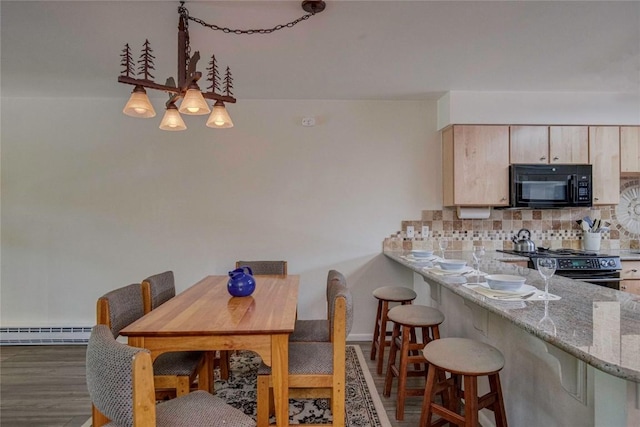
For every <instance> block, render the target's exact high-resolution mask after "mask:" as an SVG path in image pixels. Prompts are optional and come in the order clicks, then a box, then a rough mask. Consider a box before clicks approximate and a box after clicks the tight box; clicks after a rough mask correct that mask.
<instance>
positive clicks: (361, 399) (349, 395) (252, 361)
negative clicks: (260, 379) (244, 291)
mask: <svg viewBox="0 0 640 427" xmlns="http://www.w3.org/2000/svg"><path fill="white" fill-rule="evenodd" d="M346 353H347V360H346V371H347V383H346V384H347V386H346V390H345V395H346V399H347V401H346V423H345V426H346V427H389V426H391V423H390V422H389V418H387V414H386V412H385V410H384V407H383V405H382V402H381V400H380V396H379V395H378V392H377V391H376V388H375V384H374V383H373V378H372V377H371V374H370V373H369V369H368V368H367V363H366V361H365V360H364V357H363V355H362V351H361V350H360V347H358V346H353V345H348V346H347V347H346ZM230 363H231V375H230V378H229V381H222V380H219V379H216V382H215V389H216V396H218V397H220V398H222V399H224V400H226V401H227V402H228V403H229V404H231V405H232V406H234V407H236V408H238V409H240V410H242V411H243V412H245V413H246V414H248V415H250V416H252V417H253V418H255V416H256V400H257V399H256V373H257V370H258V366H259V365H260V357H259V356H257V355H256V354H255V353H252V352H248V351H242V352H238V353H237V354H236V355H233V356H231V362H230ZM289 414H290V419H289V423H290V424H303V425H304V424H330V423H331V422H332V418H331V411H330V408H329V404H328V401H327V400H326V399H305V400H294V399H290V400H289ZM271 421H272V422H275V419H271Z"/></svg>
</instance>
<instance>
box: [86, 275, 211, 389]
mask: <svg viewBox="0 0 640 427" xmlns="http://www.w3.org/2000/svg"><path fill="white" fill-rule="evenodd" d="M172 276H173V274H172ZM142 294H143V292H142V290H141V285H140V284H139V283H134V284H131V285H128V286H124V287H122V288H118V289H115V290H113V291H111V292H108V293H106V294H105V295H103V296H101V297H100V298H98V303H97V323H98V324H100V325H107V326H108V327H109V329H110V330H111V333H112V334H113V337H114V338H117V337H118V335H120V331H121V330H122V329H123V328H124V327H126V326H128V325H130V324H131V323H133V322H135V321H136V320H138V319H139V318H141V317H142V316H143V315H144V303H143V297H142ZM203 363H205V357H204V354H203V352H200V351H181V352H169V353H163V354H161V355H160V356H158V357H157V358H156V360H155V361H154V362H153V370H154V374H155V377H154V378H155V379H156V388H157V389H159V390H160V389H168V390H169V392H170V394H171V395H173V394H174V393H175V395H176V396H182V395H185V394H187V393H189V391H190V389H191V385H192V384H193V383H194V382H195V379H196V377H197V375H198V372H199V371H200V369H201V367H202V364H203ZM211 383H213V381H211ZM160 394H162V393H159V395H160Z"/></svg>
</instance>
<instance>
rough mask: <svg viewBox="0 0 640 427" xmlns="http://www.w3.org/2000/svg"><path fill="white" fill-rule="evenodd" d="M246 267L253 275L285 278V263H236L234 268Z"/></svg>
mask: <svg viewBox="0 0 640 427" xmlns="http://www.w3.org/2000/svg"><path fill="white" fill-rule="evenodd" d="M244 266H247V267H249V268H251V271H252V272H253V274H257V275H269V276H286V275H287V261H236V268H240V267H244Z"/></svg>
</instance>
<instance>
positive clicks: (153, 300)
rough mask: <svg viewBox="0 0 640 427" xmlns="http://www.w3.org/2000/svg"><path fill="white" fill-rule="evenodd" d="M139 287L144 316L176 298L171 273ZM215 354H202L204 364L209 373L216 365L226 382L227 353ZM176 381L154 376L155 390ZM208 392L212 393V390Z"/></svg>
mask: <svg viewBox="0 0 640 427" xmlns="http://www.w3.org/2000/svg"><path fill="white" fill-rule="evenodd" d="M141 287H142V304H143V307H144V314H147V313H149V312H150V311H151V310H153V309H155V308H158V307H159V306H160V305H162V304H164V303H165V302H167V301H168V300H170V299H171V298H173V297H175V296H176V282H175V278H174V275H173V271H165V272H163V273H159V274H154V275H153V276H149V277H147V278H146V279H144V280H143V281H142V283H141ZM215 353H216V352H214V351H211V352H206V353H203V355H204V356H205V363H209V364H210V365H211V368H212V369H210V370H209V372H213V368H214V367H215V365H216V364H217V365H218V366H219V367H220V377H221V378H222V379H224V380H228V379H229V352H228V351H227V350H221V351H220V352H219V353H220V355H219V357H216V354H215ZM177 381H179V380H178V379H176V378H166V379H161V378H159V376H156V388H165V387H163V386H162V384H161V383H168V384H169V388H170V384H172V383H175V382H177ZM212 384H213V382H212ZM210 391H211V392H213V390H210Z"/></svg>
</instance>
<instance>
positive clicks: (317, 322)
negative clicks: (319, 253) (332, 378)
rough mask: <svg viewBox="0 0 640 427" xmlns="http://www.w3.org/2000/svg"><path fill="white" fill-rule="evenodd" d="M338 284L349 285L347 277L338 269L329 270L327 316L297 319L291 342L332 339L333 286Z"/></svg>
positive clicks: (290, 338)
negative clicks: (323, 317) (324, 317)
mask: <svg viewBox="0 0 640 427" xmlns="http://www.w3.org/2000/svg"><path fill="white" fill-rule="evenodd" d="M336 284H339V285H342V286H347V280H346V279H345V277H344V276H343V275H342V273H340V272H339V271H336V270H329V273H328V274H327V290H326V297H327V318H326V319H307V320H300V319H298V320H296V324H295V327H294V330H293V333H292V334H291V335H290V336H289V342H298V341H303V342H308V341H310V342H329V341H331V325H330V321H329V319H331V288H332V287H333V286H335V285H336Z"/></svg>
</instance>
